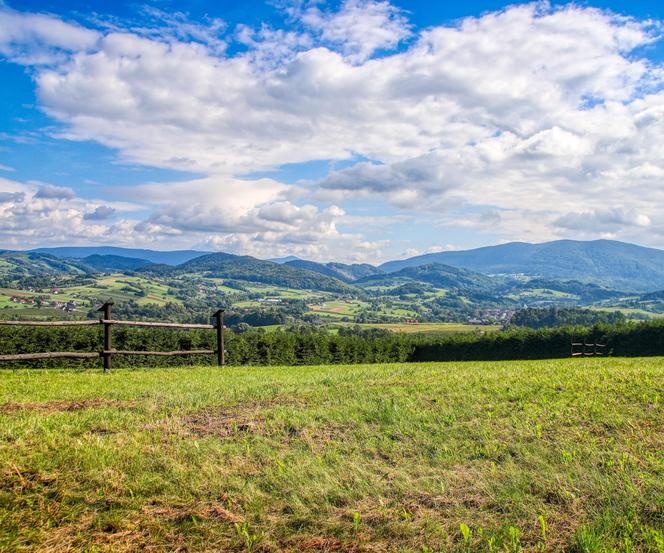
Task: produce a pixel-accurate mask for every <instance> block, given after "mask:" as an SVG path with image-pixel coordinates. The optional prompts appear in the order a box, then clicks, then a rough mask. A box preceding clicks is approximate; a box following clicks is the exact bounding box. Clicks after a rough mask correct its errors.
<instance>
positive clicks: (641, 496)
mask: <svg viewBox="0 0 664 553" xmlns="http://www.w3.org/2000/svg"><path fill="white" fill-rule="evenodd" d="M663 365H664V359H661V358H655V359H631V360H625V359H602V360H581V359H574V360H556V361H543V362H542V361H539V362H509V363H508V362H505V363H438V364H420V365H414V364H411V365H374V366H353V367H340V366H336V367H295V368H293V367H281V368H279V367H277V368H227V369H216V368H215V369H211V368H193V369H192V368H187V369H168V370H167V369H163V370H161V369H160V370H118V371H115V372H113V373H112V374H110V375H103V374H101V373H100V372H75V371H16V372H11V371H3V372H2V373H0V471H1V480H0V550H2V551H52V552H56V551H57V552H62V551H79V550H81V551H83V550H85V551H275V552H276V551H292V552H295V551H374V552H375V551H419V552H421V553H422V552H430V551H460V552H461V551H464V552H467V551H494V552H498V551H503V552H506V551H511V552H516V551H560V550H565V551H573V552H581V551H587V552H600V551H607V552H608V551H624V552H627V551H629V552H635V551H653V552H658V553H661V552H662V551H663V550H664V533H663V532H664V447H663V444H664V368H662V367H663Z"/></svg>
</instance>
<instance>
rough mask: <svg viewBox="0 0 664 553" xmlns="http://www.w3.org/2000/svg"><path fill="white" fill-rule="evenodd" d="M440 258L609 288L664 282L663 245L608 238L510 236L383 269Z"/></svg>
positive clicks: (654, 286)
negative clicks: (492, 243)
mask: <svg viewBox="0 0 664 553" xmlns="http://www.w3.org/2000/svg"><path fill="white" fill-rule="evenodd" d="M431 263H444V264H447V265H452V266H454V267H461V268H464V269H469V270H471V271H477V272H480V273H484V274H523V275H529V276H533V277H542V278H547V279H566V280H570V279H576V280H579V281H582V282H593V283H596V284H601V285H603V286H606V287H608V288H614V289H619V290H631V291H640V292H648V291H654V290H658V289H662V288H664V251H662V250H657V249H653V248H645V247H642V246H637V245H634V244H627V243H624V242H616V241H612V240H593V241H588V242H585V241H583V242H582V241H575V240H558V241H555V242H546V243H543V244H527V243H523V242H512V243H510V244H501V245H498V246H488V247H485V248H477V249H474V250H466V251H449V252H440V253H432V254H426V255H421V256H417V257H412V258H410V259H404V260H400V261H390V262H388V263H384V264H383V265H381V266H380V268H381V269H383V270H384V271H386V272H396V271H399V270H401V269H403V268H405V267H417V266H421V265H428V264H431Z"/></svg>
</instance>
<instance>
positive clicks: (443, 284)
mask: <svg viewBox="0 0 664 553" xmlns="http://www.w3.org/2000/svg"><path fill="white" fill-rule="evenodd" d="M405 281H415V282H423V283H426V284H431V285H433V286H435V287H437V288H448V289H450V288H455V289H456V288H458V289H475V290H480V289H481V290H486V289H491V288H493V287H494V286H495V285H496V283H497V281H496V280H494V279H492V278H491V277H488V276H486V275H483V274H480V273H476V272H473V271H469V270H467V269H460V268H457V267H451V266H449V265H443V264H442V263H430V264H427V265H420V266H417V267H404V268H403V269H401V270H399V271H396V272H393V273H389V274H379V275H372V276H368V277H365V278H363V279H360V280H359V281H358V284H359V285H368V286H394V285H395V284H402V283H403V282H405Z"/></svg>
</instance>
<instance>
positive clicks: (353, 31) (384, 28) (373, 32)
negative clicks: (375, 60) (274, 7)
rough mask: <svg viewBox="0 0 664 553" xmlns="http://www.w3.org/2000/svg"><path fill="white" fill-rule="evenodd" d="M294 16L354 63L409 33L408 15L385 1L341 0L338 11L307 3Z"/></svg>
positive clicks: (385, 47) (395, 43)
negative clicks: (326, 9) (307, 4)
mask: <svg viewBox="0 0 664 553" xmlns="http://www.w3.org/2000/svg"><path fill="white" fill-rule="evenodd" d="M298 16H299V18H300V19H301V20H302V22H303V23H304V24H305V25H306V26H307V27H309V28H310V29H311V30H313V31H314V32H315V33H317V34H318V36H319V37H320V38H321V39H322V40H323V41H324V42H326V43H330V44H332V45H338V46H340V47H341V49H342V52H343V53H344V54H345V56H346V57H347V58H348V59H349V60H350V61H351V62H356V63H359V62H363V61H365V60H367V59H368V58H369V57H370V56H371V55H372V54H373V53H374V52H375V51H376V50H381V49H383V50H384V49H392V48H395V47H396V46H397V45H398V44H399V42H401V41H402V40H404V39H406V38H408V37H409V36H410V35H411V31H410V28H411V26H410V24H409V22H408V19H406V17H404V16H403V15H402V14H401V12H400V10H398V9H397V8H395V7H394V6H393V5H392V4H390V3H389V2H376V1H371V0H345V1H344V2H343V4H342V5H341V8H340V9H339V11H336V12H333V11H324V10H321V9H320V8H319V7H318V6H311V7H309V8H307V9H305V10H303V11H301V12H300V13H299V14H298Z"/></svg>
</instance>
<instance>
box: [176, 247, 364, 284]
mask: <svg viewBox="0 0 664 553" xmlns="http://www.w3.org/2000/svg"><path fill="white" fill-rule="evenodd" d="M173 272H176V273H197V272H204V273H206V274H208V276H215V277H219V278H228V279H233V280H246V281H249V282H261V283H263V284H272V285H275V286H283V287H287V288H296V289H306V290H325V291H329V292H342V293H343V292H352V291H353V288H352V287H351V286H349V285H348V284H346V283H344V282H342V281H341V280H339V279H336V278H332V277H329V276H326V275H322V274H320V273H316V272H314V271H309V270H306V269H298V268H295V267H290V266H288V265H285V264H279V263H274V262H272V261H264V260H261V259H256V258H255V257H249V256H238V255H232V254H228V253H213V254H209V255H204V256H202V257H198V258H196V259H192V260H191V261H187V262H186V263H183V264H182V265H179V266H178V267H176V268H174V270H173Z"/></svg>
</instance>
